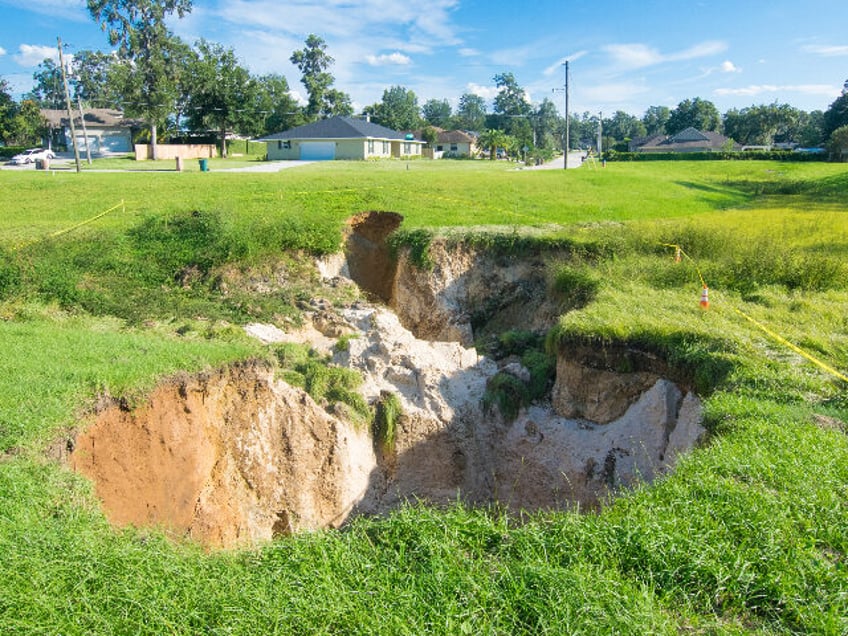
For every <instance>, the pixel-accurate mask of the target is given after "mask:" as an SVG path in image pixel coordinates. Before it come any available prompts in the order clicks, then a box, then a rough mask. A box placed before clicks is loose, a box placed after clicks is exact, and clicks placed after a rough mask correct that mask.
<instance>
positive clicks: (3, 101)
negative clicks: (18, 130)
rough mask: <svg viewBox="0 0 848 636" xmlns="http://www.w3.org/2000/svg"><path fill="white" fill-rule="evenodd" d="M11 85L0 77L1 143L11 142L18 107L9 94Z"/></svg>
mask: <svg viewBox="0 0 848 636" xmlns="http://www.w3.org/2000/svg"><path fill="white" fill-rule="evenodd" d="M9 91H10V89H9V83H8V82H7V81H6V80H5V79H3V78H2V77H0V141H4V142H9V141H10V137H11V135H12V119H13V118H14V116H15V114H16V113H17V110H18V105H17V104H16V103H15V100H14V99H12V94H11V93H10V92H9Z"/></svg>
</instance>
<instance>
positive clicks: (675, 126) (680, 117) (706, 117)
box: [665, 97, 721, 135]
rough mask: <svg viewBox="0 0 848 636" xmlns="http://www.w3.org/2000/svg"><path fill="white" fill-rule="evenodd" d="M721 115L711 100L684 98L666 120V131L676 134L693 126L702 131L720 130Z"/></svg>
mask: <svg viewBox="0 0 848 636" xmlns="http://www.w3.org/2000/svg"><path fill="white" fill-rule="evenodd" d="M720 126H721V116H720V115H719V112H718V109H717V108H716V107H715V104H713V103H712V102H711V101H709V100H706V99H701V98H700V97H696V98H695V99H684V100H683V101H682V102H680V103H679V104H678V105H677V108H675V109H674V110H672V111H671V113H670V114H669V117H668V121H667V122H666V126H665V128H666V133H667V134H669V135H676V134H677V133H679V132H680V131H681V130H685V129H686V128H689V127H692V128H695V129H697V130H700V131H701V132H707V131H718V130H719V128H720Z"/></svg>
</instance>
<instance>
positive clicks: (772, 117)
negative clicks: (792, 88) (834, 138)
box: [724, 102, 801, 145]
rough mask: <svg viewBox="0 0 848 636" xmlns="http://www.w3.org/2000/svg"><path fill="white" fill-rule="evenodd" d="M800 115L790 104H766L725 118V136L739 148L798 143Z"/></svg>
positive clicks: (726, 114) (736, 111)
mask: <svg viewBox="0 0 848 636" xmlns="http://www.w3.org/2000/svg"><path fill="white" fill-rule="evenodd" d="M800 120H801V111H799V110H798V109H797V108H793V107H792V106H790V105H789V104H778V103H776V102H775V103H774V104H763V105H760V106H750V107H748V108H743V109H742V110H737V109H735V108H733V109H731V110H729V111H727V112H726V113H725V114H724V134H725V135H727V136H728V137H731V138H732V139H734V140H735V141H737V142H738V143H740V144H743V145H744V144H757V145H771V144H773V143H775V142H776V141H781V142H789V141H795V138H796V137H797V136H798V132H799V122H800Z"/></svg>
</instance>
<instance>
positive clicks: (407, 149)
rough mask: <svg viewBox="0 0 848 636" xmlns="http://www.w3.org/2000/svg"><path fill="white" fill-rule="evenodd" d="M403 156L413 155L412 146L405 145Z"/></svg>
mask: <svg viewBox="0 0 848 636" xmlns="http://www.w3.org/2000/svg"><path fill="white" fill-rule="evenodd" d="M403 154H405V155H411V154H412V144H403Z"/></svg>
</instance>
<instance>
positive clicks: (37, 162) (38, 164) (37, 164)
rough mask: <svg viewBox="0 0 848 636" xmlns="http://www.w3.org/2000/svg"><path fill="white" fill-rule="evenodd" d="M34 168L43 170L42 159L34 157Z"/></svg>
mask: <svg viewBox="0 0 848 636" xmlns="http://www.w3.org/2000/svg"><path fill="white" fill-rule="evenodd" d="M35 169H36V170H44V159H36V160H35Z"/></svg>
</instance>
